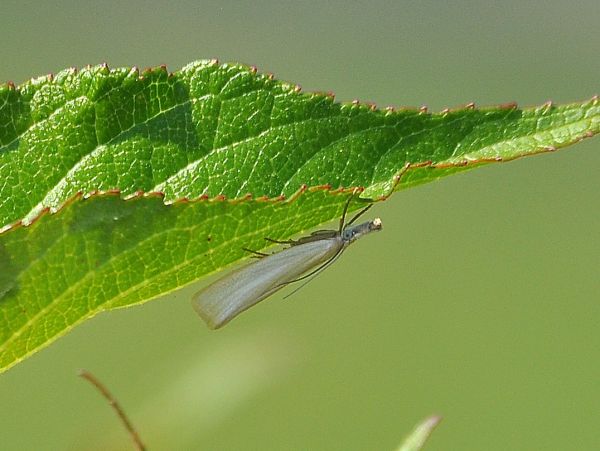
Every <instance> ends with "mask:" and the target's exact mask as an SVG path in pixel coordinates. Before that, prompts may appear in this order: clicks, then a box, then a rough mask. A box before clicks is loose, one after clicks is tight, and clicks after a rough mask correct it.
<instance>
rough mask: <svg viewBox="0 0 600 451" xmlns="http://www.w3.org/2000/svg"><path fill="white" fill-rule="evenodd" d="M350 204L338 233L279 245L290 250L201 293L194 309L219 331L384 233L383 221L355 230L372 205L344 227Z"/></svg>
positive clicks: (318, 233)
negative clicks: (369, 235)
mask: <svg viewBox="0 0 600 451" xmlns="http://www.w3.org/2000/svg"><path fill="white" fill-rule="evenodd" d="M349 203H350V199H349V200H348V203H347V204H346V206H345V208H344V213H343V215H342V218H341V219H340V227H339V229H338V230H319V231H316V232H313V233H312V234H311V235H309V236H306V237H303V238H300V239H299V240H288V241H275V242H277V243H281V244H289V245H290V247H288V248H286V249H284V250H283V251H281V252H278V253H275V254H271V255H265V254H260V255H261V258H260V259H259V260H257V261H256V262H254V263H251V264H249V265H247V266H244V267H242V268H239V269H237V270H235V271H233V272H231V273H229V274H227V275H225V276H224V277H222V278H221V279H219V280H217V281H216V282H214V283H212V284H211V285H208V286H207V287H205V288H204V289H202V290H200V291H199V292H198V293H196V294H195V295H194V296H193V297H192V304H193V306H194V309H195V310H196V311H197V312H198V314H199V315H200V316H201V317H202V319H203V320H204V321H205V322H206V323H207V324H208V326H209V327H210V328H211V329H217V328H219V327H221V326H223V325H225V324H227V323H228V322H229V321H231V320H232V319H233V318H235V317H236V316H237V315H239V314H240V313H241V312H243V311H244V310H246V309H248V308H250V307H252V306H253V305H254V304H257V303H258V302H260V301H262V300H263V299H265V298H267V297H269V296H270V295H272V294H273V293H275V292H276V291H278V290H280V289H282V288H283V287H285V286H286V285H288V284H289V283H292V282H297V281H299V280H303V279H307V278H309V277H310V276H312V275H314V274H316V273H318V272H319V271H320V270H321V269H324V268H325V267H326V266H328V265H329V264H331V263H332V262H333V261H334V260H335V259H336V258H337V257H339V256H340V255H341V254H342V252H343V251H344V250H345V249H346V248H347V247H348V246H349V245H350V244H351V243H353V242H354V241H356V240H357V239H359V238H360V237H362V236H363V235H366V234H367V233H370V232H373V231H376V230H381V227H382V225H381V219H379V218H376V219H374V220H372V221H368V222H365V223H362V224H359V225H356V226H352V223H354V221H356V219H358V217H359V216H361V215H362V214H363V213H364V212H366V211H367V210H368V209H369V208H370V205H369V206H368V207H366V208H364V209H363V210H362V211H360V212H359V213H358V214H357V215H356V216H354V218H352V220H351V221H350V222H348V223H347V224H344V219H345V216H346V210H347V209H348V205H349ZM269 241H274V240H269ZM315 268H316V269H315ZM311 270H313V271H311ZM309 271H311V272H310V273H308V274H306V275H304V274H305V273H307V272H309Z"/></svg>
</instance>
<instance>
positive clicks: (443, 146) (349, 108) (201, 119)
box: [0, 61, 600, 371]
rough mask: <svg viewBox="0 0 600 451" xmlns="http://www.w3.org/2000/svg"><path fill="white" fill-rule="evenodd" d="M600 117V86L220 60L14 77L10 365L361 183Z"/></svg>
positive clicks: (523, 142)
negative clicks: (520, 94)
mask: <svg viewBox="0 0 600 451" xmlns="http://www.w3.org/2000/svg"><path fill="white" fill-rule="evenodd" d="M599 129H600V106H599V104H598V100H597V98H593V99H591V100H590V101H587V102H584V103H580V104H571V105H562V106H554V105H551V104H545V105H543V106H540V107H537V108H530V109H518V108H517V107H516V106H515V105H506V106H501V107H495V108H486V109H475V108H473V107H472V105H468V106H466V107H464V108H461V109H457V110H451V111H450V110H449V111H443V112H440V113H433V114H432V113H428V112H426V111H424V110H398V111H394V110H389V109H387V110H377V109H375V108H374V107H373V106H370V105H363V104H358V103H336V102H335V101H334V99H333V97H332V96H330V95H325V94H315V93H312V94H311V93H309V94H305V93H301V92H300V90H299V89H298V88H297V86H295V85H293V84H289V83H284V82H280V81H277V80H274V79H273V78H272V77H271V76H268V75H263V74H259V73H257V72H256V70H255V69H253V68H249V67H246V66H241V65H235V64H218V63H217V62H215V61H200V62H196V63H192V64H190V65H188V66H186V67H184V68H183V69H182V70H181V71H179V72H176V73H173V74H170V73H168V72H167V71H166V69H165V68H162V67H161V68H156V69H151V70H147V71H145V72H143V73H142V74H140V73H139V72H138V71H137V70H136V69H112V70H111V69H109V68H108V67H106V66H105V65H103V66H96V67H90V68H87V69H84V70H81V71H76V70H74V69H69V70H65V71H63V72H60V73H58V74H56V75H55V76H47V77H41V78H38V79H34V80H31V81H30V82H27V83H25V84H23V85H22V86H20V87H18V88H16V87H14V86H13V85H11V84H7V85H5V86H2V87H0V231H1V232H0V371H2V369H6V368H8V367H10V366H12V365H14V364H15V363H17V362H19V361H20V360H22V359H23V358H24V357H26V356H27V355H29V354H31V353H33V352H35V351H36V350H38V349H39V348H40V347H42V346H44V345H46V344H48V343H50V342H51V341H52V340H54V339H55V338H57V337H58V336H60V335H62V334H64V333H66V332H67V331H68V330H70V329H71V328H72V327H73V326H74V325H75V324H77V323H79V322H81V321H83V320H84V319H86V318H89V317H91V316H93V315H94V314H96V313H97V312H99V311H102V310H107V309H111V308H116V307H123V306H128V305H132V304H137V303H141V302H144V301H147V300H149V299H151V298H154V297H157V296H159V295H162V294H164V293H167V292H169V291H171V290H174V289H177V288H179V287H181V286H183V285H185V284H188V283H191V282H193V281H195V280H197V279H199V278H201V277H202V276H204V275H206V274H209V273H212V272H214V271H217V270H219V269H221V268H223V267H225V266H227V265H230V264H232V263H234V262H236V261H238V260H240V259H241V258H243V257H244V256H245V254H244V251H243V250H242V247H251V248H256V249H261V248H264V247H265V242H264V237H266V236H269V237H272V238H279V239H285V238H289V237H290V236H292V235H295V234H297V233H299V232H301V231H304V230H308V229H311V228H313V227H315V226H317V225H319V224H322V223H324V222H327V221H330V220H332V219H336V218H337V217H339V214H340V212H341V210H342V206H343V203H344V202H345V201H346V200H347V198H348V195H350V193H351V192H352V191H353V188H358V187H360V188H361V190H362V191H361V194H360V198H361V199H358V197H359V196H357V197H356V199H355V201H354V202H353V203H352V206H351V209H356V208H359V207H360V206H361V205H364V203H365V202H368V201H372V200H378V199H384V198H386V197H387V196H389V195H390V194H391V193H392V192H393V191H394V190H398V189H403V188H407V187H410V186H414V185H417V184H421V183H425V182H429V181H432V180H435V179H438V178H440V177H444V176H446V175H450V174H453V173H456V172H459V171H463V170H466V169H470V168H474V167H477V166H480V165H483V164H487V163H490V162H496V161H507V160H512V159H515V158H518V157H522V156H527V155H533V154H537V153H541V152H547V151H553V150H556V149H558V148H560V147H564V146H566V145H569V144H572V143H574V142H577V141H578V140H580V139H582V138H585V137H590V136H593V135H594V134H596V133H598V130H599ZM329 187H332V188H333V189H334V190H333V191H332V190H331V189H329ZM340 188H345V189H340ZM80 193H84V194H86V196H81V195H80ZM141 193H149V194H141ZM154 193H160V195H159V194H154ZM88 194H91V195H88ZM126 197H129V198H130V199H129V200H124V199H123V198H126ZM182 199H183V200H182ZM186 199H192V201H187V200H186ZM226 199H227V200H226ZM166 204H167V205H166ZM57 210H58V212H57V213H55V214H48V212H56V211H57Z"/></svg>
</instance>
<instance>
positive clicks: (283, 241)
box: [265, 237, 296, 245]
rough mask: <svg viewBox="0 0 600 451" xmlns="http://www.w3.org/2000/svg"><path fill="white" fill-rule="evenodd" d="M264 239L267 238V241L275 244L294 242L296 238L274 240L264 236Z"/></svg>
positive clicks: (292, 243)
mask: <svg viewBox="0 0 600 451" xmlns="http://www.w3.org/2000/svg"><path fill="white" fill-rule="evenodd" d="M265 240H267V241H268V242H269V243H275V244H291V245H294V244H296V240H274V239H273V238H267V237H265Z"/></svg>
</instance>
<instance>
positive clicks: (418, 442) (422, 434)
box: [398, 416, 442, 451]
mask: <svg viewBox="0 0 600 451" xmlns="http://www.w3.org/2000/svg"><path fill="white" fill-rule="evenodd" d="M440 421H442V417H440V416H432V417H429V418H427V419H426V420H424V421H423V422H422V423H421V424H419V425H417V427H416V428H415V430H414V431H412V432H411V434H410V435H409V436H408V437H406V439H405V440H404V442H402V445H400V447H399V448H398V451H420V450H422V449H423V447H424V446H425V442H426V441H427V440H428V439H429V436H430V435H431V433H432V432H433V430H434V429H435V428H436V427H437V425H438V424H440Z"/></svg>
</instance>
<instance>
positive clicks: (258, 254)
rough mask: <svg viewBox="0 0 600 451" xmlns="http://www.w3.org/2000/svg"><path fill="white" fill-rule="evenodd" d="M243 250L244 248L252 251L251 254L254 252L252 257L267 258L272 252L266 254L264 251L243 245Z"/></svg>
mask: <svg viewBox="0 0 600 451" xmlns="http://www.w3.org/2000/svg"><path fill="white" fill-rule="evenodd" d="M242 250H244V251H246V252H250V253H251V254H254V255H253V256H252V258H265V257H268V256H269V255H270V254H265V253H264V252H259V251H254V250H252V249H248V248H247V247H243V248H242Z"/></svg>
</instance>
